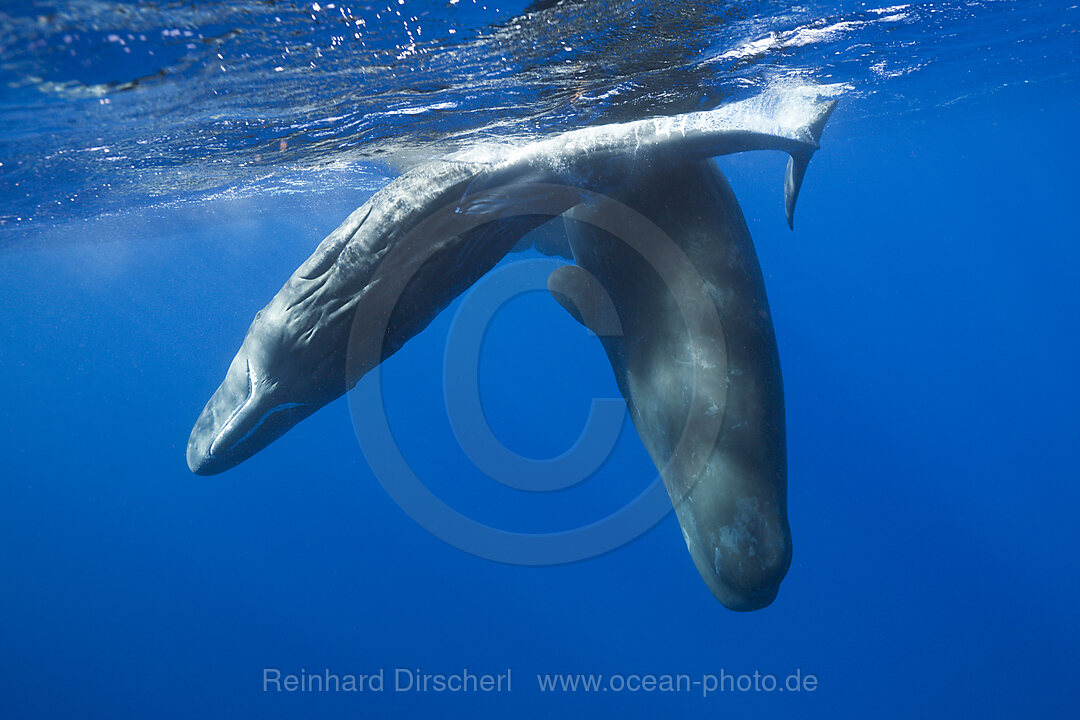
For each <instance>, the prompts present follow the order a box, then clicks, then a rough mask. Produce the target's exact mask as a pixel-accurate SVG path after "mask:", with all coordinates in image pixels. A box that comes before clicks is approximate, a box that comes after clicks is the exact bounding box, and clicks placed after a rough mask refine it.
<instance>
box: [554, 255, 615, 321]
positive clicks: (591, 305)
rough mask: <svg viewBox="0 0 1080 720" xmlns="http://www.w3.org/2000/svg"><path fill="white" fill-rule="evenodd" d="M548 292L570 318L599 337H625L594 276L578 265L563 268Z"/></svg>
mask: <svg viewBox="0 0 1080 720" xmlns="http://www.w3.org/2000/svg"><path fill="white" fill-rule="evenodd" d="M548 292H550V293H551V296H552V297H553V298H555V301H556V302H558V303H559V304H560V305H562V307H563V309H564V310H566V312H568V313H570V316H571V317H572V318H574V319H575V320H577V321H578V322H579V323H581V324H582V325H584V326H585V327H586V328H587V329H588V330H590V331H591V332H592V333H594V334H595V335H597V336H599V337H612V336H617V335H622V325H621V324H620V323H619V314H618V312H616V310H615V305H614V304H613V303H612V301H611V296H610V295H608V293H607V291H606V290H604V286H603V285H601V284H600V281H599V280H597V279H596V278H595V277H593V275H592V274H591V273H589V272H588V271H587V270H584V269H582V268H580V267H578V266H577V265H563V266H562V267H559V268H556V269H555V270H554V271H553V272H552V273H551V275H549V276H548Z"/></svg>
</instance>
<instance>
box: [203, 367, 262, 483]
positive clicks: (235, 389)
mask: <svg viewBox="0 0 1080 720" xmlns="http://www.w3.org/2000/svg"><path fill="white" fill-rule="evenodd" d="M257 404H258V398H257V397H256V386H255V381H254V378H253V377H252V373H251V365H250V363H249V362H248V361H247V360H246V359H245V358H242V357H241V355H237V356H236V358H235V359H234V360H233V363H232V365H231V366H230V367H229V371H228V373H226V375H225V379H224V380H223V381H222V383H221V386H220V387H218V389H217V390H216V391H215V392H214V394H213V395H212V396H211V397H210V401H209V402H207V403H206V407H204V408H203V411H202V412H201V413H200V414H199V419H198V420H196V421H195V427H193V428H192V430H191V436H190V437H189V438H188V445H187V464H188V467H189V468H190V469H191V471H192V472H193V473H195V474H196V475H215V474H217V473H220V472H224V471H225V470H228V469H229V468H231V467H233V466H234V465H236V464H238V463H240V462H242V461H243V460H244V459H246V458H247V457H248V456H249V455H250V453H248V454H242V453H238V452H236V450H237V446H238V445H239V444H240V441H241V440H242V439H243V437H244V436H245V435H246V434H249V433H250V432H251V428H252V427H253V425H254V420H253V416H255V415H256V413H255V412H254V410H255V406H256V405H257Z"/></svg>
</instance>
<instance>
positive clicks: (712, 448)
mask: <svg viewBox="0 0 1080 720" xmlns="http://www.w3.org/2000/svg"><path fill="white" fill-rule="evenodd" d="M835 104H836V101H835V100H833V99H831V98H830V97H829V93H827V92H826V91H825V90H824V89H822V88H818V87H795V88H786V89H779V90H773V91H769V92H766V93H763V94H762V95H760V96H757V97H755V98H751V99H749V100H745V101H741V102H736V103H731V104H729V105H725V106H722V107H720V108H717V109H715V110H710V111H704V112H698V113H690V114H686V115H680V116H674V117H664V118H654V119H649V120H641V121H636V122H631V123H623V124H617V125H605V126H598V127H591V128H585V129H581V130H574V131H571V132H567V133H563V134H561V135H557V136H554V137H551V138H547V139H544V140H540V141H537V142H533V143H529V144H526V145H523V146H514V145H508V144H502V145H495V144H491V145H483V146H478V147H475V148H472V149H470V150H467V151H464V152H459V153H456V154H454V155H450V156H447V157H446V158H444V159H442V160H439V161H436V162H432V163H428V164H426V165H422V166H420V167H418V168H416V169H414V170H412V171H410V172H408V173H405V174H404V175H402V176H401V177H399V178H397V179H396V180H394V181H392V182H391V183H390V184H388V185H387V186H386V187H385V188H383V189H382V190H380V191H379V192H377V193H375V194H374V195H373V196H372V197H371V198H370V199H369V200H368V201H367V202H366V203H364V205H362V206H361V207H360V208H358V209H357V210H356V211H355V212H353V213H352V214H351V215H350V216H349V217H348V218H347V219H346V220H345V221H344V222H343V223H342V224H341V226H339V227H338V228H337V229H336V230H334V231H333V232H332V233H331V234H330V235H329V236H328V237H327V238H326V239H325V240H323V242H322V243H321V244H320V245H319V246H318V247H317V248H316V250H315V252H314V253H313V254H312V255H311V257H310V258H308V260H307V261H305V262H304V263H303V264H302V265H301V266H300V267H299V268H298V269H297V270H296V271H295V272H294V273H293V275H292V276H291V277H290V278H289V280H288V281H287V282H286V283H285V285H284V287H282V289H281V290H280V291H279V292H278V293H277V295H275V296H274V298H273V299H271V301H270V302H269V304H268V305H267V306H266V307H264V308H263V309H262V310H260V311H259V312H258V313H257V314H256V315H255V318H254V320H253V322H252V324H251V326H250V328H249V329H248V331H247V335H246V336H245V338H244V341H243V343H242V344H241V347H240V350H239V351H238V352H237V354H236V356H235V358H234V359H233V361H232V364H231V365H230V367H229V369H228V371H227V373H226V375H225V379H224V380H223V381H222V383H221V385H220V387H219V388H218V389H217V391H216V392H215V393H214V394H213V395H212V397H211V398H210V400H209V402H208V403H207V404H206V407H205V408H204V409H203V411H202V413H201V414H200V416H199V418H198V420H197V421H196V423H195V426H194V428H193V430H192V432H191V436H190V438H189V441H188V446H187V462H188V466H189V467H190V468H191V470H192V471H193V472H195V473H198V474H204V475H208V474H214V473H218V472H222V471H224V470H227V469H229V468H231V467H233V466H235V465H236V464H238V463H240V462H242V461H243V460H245V459H246V458H248V457H250V456H251V455H253V454H255V453H256V452H258V451H259V450H261V449H262V448H264V447H266V446H267V445H269V444H270V443H271V442H273V441H274V440H275V439H277V438H278V437H280V436H281V435H282V434H283V433H285V432H286V431H287V430H288V429H289V428H291V427H292V426H293V425H295V424H296V423H298V422H300V421H301V420H303V419H304V418H305V417H307V416H309V415H310V414H312V413H313V412H315V411H316V410H318V409H319V408H320V407H322V406H324V405H326V404H327V403H329V402H330V401H332V400H334V399H335V398H337V397H340V396H341V395H343V394H344V393H345V392H347V391H348V390H349V389H350V388H351V387H353V386H354V385H355V384H356V382H358V381H359V379H360V378H361V377H362V376H363V375H364V374H365V373H367V372H368V371H369V370H371V369H372V368H374V367H375V366H377V365H378V364H379V363H380V362H382V361H383V360H384V359H385V358H387V357H389V356H390V355H391V354H393V353H394V352H396V351H397V350H398V349H399V348H400V347H402V345H403V344H404V343H405V342H407V341H408V339H409V338H411V337H412V336H414V335H415V334H417V333H418V332H420V331H421V330H422V329H423V328H424V327H426V326H427V324H428V323H430V322H431V320H432V319H433V318H434V317H435V316H436V315H437V314H438V313H439V312H440V311H441V310H442V309H444V308H445V307H446V306H447V305H448V304H449V303H450V302H451V301H452V300H453V299H454V298H455V297H456V296H457V295H459V294H460V293H461V292H463V291H464V290H465V289H467V288H468V287H469V286H470V285H471V284H473V283H474V282H475V281H476V280H477V279H479V278H480V277H481V276H482V275H483V274H484V273H486V272H487V271H488V270H490V269H491V268H492V267H494V265H495V264H496V263H498V262H499V260H501V259H502V258H503V257H504V256H505V255H506V254H507V253H509V252H511V251H512V250H513V249H514V248H515V246H516V245H518V243H519V241H521V239H522V238H523V237H524V236H526V235H527V234H528V233H529V232H530V231H531V230H533V229H534V228H536V227H538V226H540V225H541V224H543V223H545V222H547V221H548V220H549V219H551V218H552V217H555V216H559V215H563V216H564V218H566V220H565V222H566V226H567V236H568V239H569V243H570V247H571V249H572V251H573V255H574V259H575V262H576V263H577V265H576V266H565V267H562V268H560V269H559V270H558V271H556V273H554V274H553V276H552V278H551V280H550V281H549V287H550V289H551V290H552V293H553V295H554V296H555V297H556V299H557V300H559V301H560V302H561V303H562V304H563V305H564V307H566V308H567V309H568V310H569V311H570V312H571V313H572V314H574V316H575V317H577V318H578V319H579V320H581V321H583V322H585V324H586V325H589V326H590V327H593V329H594V331H595V332H596V334H597V335H598V336H600V337H601V341H602V342H603V344H604V347H605V351H606V352H607V354H608V357H609V360H610V361H611V363H612V368H613V370H614V372H615V375H616V379H617V381H618V382H619V386H620V389H621V391H622V394H623V396H624V398H625V399H626V401H627V404H628V407H629V408H630V411H631V417H632V418H633V420H634V423H635V427H636V428H637V430H638V432H639V434H640V435H641V437H642V440H643V442H644V444H645V446H646V449H647V450H648V451H649V453H650V455H651V457H652V458H653V460H654V462H655V463H656V465H657V467H658V468H659V469H660V470H661V473H662V475H663V478H664V482H665V485H666V487H667V489H668V492H669V494H670V495H671V498H672V502H673V504H674V506H675V508H676V512H677V515H678V518H679V522H680V525H681V526H682V529H683V534H684V538H685V539H686V542H687V545H688V547H689V549H690V552H691V556H692V558H693V559H694V562H695V565H696V566H697V568H698V570H699V572H700V573H701V574H702V577H703V578H704V579H705V581H706V583H707V584H708V585H709V587H710V589H711V590H712V591H713V593H714V594H715V595H716V596H717V598H718V599H719V600H720V601H721V602H723V603H724V604H725V605H727V606H728V607H731V608H734V609H754V608H758V607H763V606H764V605H767V604H768V603H769V602H771V601H772V599H773V597H774V596H775V594H776V588H777V586H778V584H779V582H780V580H781V579H782V577H783V575H784V573H785V572H786V569H787V567H788V564H789V563H790V557H791V542H790V536H789V532H788V525H787V516H786V505H785V496H786V460H785V444H784V425H783V392H782V387H781V380H780V370H779V361H778V359H777V353H776V343H775V338H774V337H773V332H772V325H771V320H770V319H769V315H768V305H767V302H766V300H765V294H764V285H763V282H762V280H761V273H760V270H759V269H758V267H757V260H756V257H755V256H754V251H753V245H752V242H751V241H750V237H749V232H748V231H747V229H746V224H745V221H744V220H743V218H742V214H741V211H740V210H739V206H738V203H737V201H736V200H735V197H734V195H733V193H732V192H731V189H730V187H728V186H727V184H726V181H724V179H723V176H722V175H721V174H720V173H719V170H718V169H716V168H715V167H714V166H712V164H711V163H707V162H706V161H707V160H708V159H709V158H712V157H716V156H719V155H725V154H730V153H736V152H744V151H748V150H780V151H783V152H786V153H788V154H789V155H790V158H789V161H788V166H787V172H786V176H785V182H784V195H785V210H786V214H787V219H788V223H789V225H790V224H791V222H792V217H793V213H794V207H795V201H796V199H797V197H798V193H799V189H800V187H801V185H802V181H803V177H804V174H805V171H806V167H807V164H808V162H809V160H810V157H811V155H812V154H813V153H814V152H815V151H816V150H817V149H818V142H819V139H820V135H821V131H822V128H823V126H824V124H825V121H826V120H827V118H828V116H829V114H830V113H831V112H832V109H833V107H834V106H835ZM598 196H600V197H603V198H607V199H608V200H610V201H611V202H612V203H615V204H616V206H617V207H618V208H624V209H626V210H627V211H628V213H629V215H627V213H626V212H622V211H615V215H616V216H618V218H623V216H628V217H637V218H638V221H637V222H636V223H634V222H631V223H630V224H629V225H627V226H625V227H619V228H618V229H617V230H616V232H617V235H618V236H619V237H618V238H613V237H612V236H611V233H610V232H609V231H608V230H603V229H601V228H604V227H608V228H609V230H610V229H611V225H612V222H613V221H612V217H611V213H612V210H611V208H610V207H608V206H607V203H605V202H600V203H597V201H596V198H597V197H598ZM615 225H619V222H615ZM624 225H625V223H624ZM600 294H603V295H605V296H607V297H608V298H610V300H611V302H612V304H613V306H614V308H615V310H616V311H617V312H618V314H619V320H620V322H621V323H622V326H623V334H622V335H621V336H612V335H605V334H604V332H603V330H604V328H602V327H599V326H596V325H595V324H593V325H590V320H589V315H590V313H591V312H592V311H591V310H590V307H593V306H598V303H597V297H598V296H599V295H600Z"/></svg>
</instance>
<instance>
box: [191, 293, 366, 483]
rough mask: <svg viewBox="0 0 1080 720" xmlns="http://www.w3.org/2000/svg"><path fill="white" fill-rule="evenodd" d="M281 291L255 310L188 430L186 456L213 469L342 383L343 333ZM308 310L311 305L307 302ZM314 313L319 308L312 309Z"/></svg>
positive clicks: (251, 448) (260, 442) (244, 454)
mask: <svg viewBox="0 0 1080 720" xmlns="http://www.w3.org/2000/svg"><path fill="white" fill-rule="evenodd" d="M287 297H288V294H287V293H284V292H283V293H280V294H279V295H278V296H277V297H275V298H274V299H273V300H272V301H271V302H270V304H269V305H267V306H266V307H265V308H263V309H262V310H260V311H259V312H258V313H257V314H256V315H255V319H254V321H253V322H252V323H251V327H249V328H248V331H247V335H246V336H245V338H244V342H243V344H242V345H241V347H240V350H239V351H238V352H237V353H236V357H234V358H233V361H232V364H231V365H230V366H229V370H228V372H227V373H226V374H225V379H224V380H223V381H222V383H221V385H220V386H219V387H218V389H217V390H216V391H215V392H214V394H213V396H211V398H210V401H209V402H207V404H206V407H205V408H203V411H202V413H201V414H200V415H199V418H198V420H197V421H196V422H195V426H194V428H193V429H192V431H191V436H190V438H189V439H188V446H187V463H188V467H189V468H191V470H192V472H194V473H197V474H199V475H214V474H216V473H220V472H223V471H225V470H228V469H229V468H232V467H234V466H235V465H237V464H239V463H241V462H243V461H244V460H246V459H247V458H249V457H251V456H252V455H254V454H255V453H257V452H259V451H260V450H262V449H263V448H264V447H266V446H267V445H269V444H270V443H272V442H273V441H274V440H276V439H277V438H279V437H280V436H281V435H283V434H284V433H285V432H286V431H287V430H288V429H289V428H291V427H292V426H293V425H296V424H297V423H298V422H300V421H301V420H303V419H304V418H306V417H307V416H308V415H311V414H312V413H313V412H315V411H316V410H318V409H319V408H320V407H322V406H323V405H325V404H327V403H328V402H330V401H331V400H333V399H334V398H336V397H338V396H339V395H341V394H342V393H343V392H344V391H345V380H344V365H345V357H344V356H345V345H346V343H345V342H344V340H341V339H340V338H336V337H328V335H336V334H340V333H335V332H334V327H333V324H330V326H329V327H327V326H326V325H324V326H322V327H320V328H316V327H315V319H314V317H312V316H313V313H311V312H300V311H298V310H299V309H298V308H297V307H295V306H294V305H293V306H290V305H291V304H290V303H289V302H288V299H287ZM308 309H309V310H310V308H308ZM314 315H316V316H317V315H319V313H314Z"/></svg>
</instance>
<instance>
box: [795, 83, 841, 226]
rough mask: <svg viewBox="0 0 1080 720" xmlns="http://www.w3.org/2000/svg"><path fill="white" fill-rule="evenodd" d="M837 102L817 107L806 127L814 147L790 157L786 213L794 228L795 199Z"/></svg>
mask: <svg viewBox="0 0 1080 720" xmlns="http://www.w3.org/2000/svg"><path fill="white" fill-rule="evenodd" d="M837 102H838V101H837V100H835V99H834V100H829V101H828V102H824V103H821V104H820V105H817V106H816V107H815V110H816V111H817V112H816V114H815V115H814V116H813V119H812V120H811V121H810V123H808V124H807V125H806V128H805V132H806V134H807V135H808V136H809V139H810V140H811V141H812V142H813V147H812V148H806V149H801V148H800V149H799V150H795V151H793V152H792V153H791V155H790V157H789V158H788V163H787V172H786V173H785V175H784V213H785V214H786V215H787V224H788V227H789V228H791V229H792V230H794V229H795V201H796V200H798V199H799V190H800V189H801V188H802V183H803V178H804V177H805V176H806V168H807V166H808V165H809V164H810V158H811V157H812V156H813V154H814V151H815V150H817V148H818V147H819V143H820V142H821V131H822V130H824V129H825V123H826V122H827V121H828V119H829V116H830V115H832V111H833V110H834V109H835V108H836V104H837Z"/></svg>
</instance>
